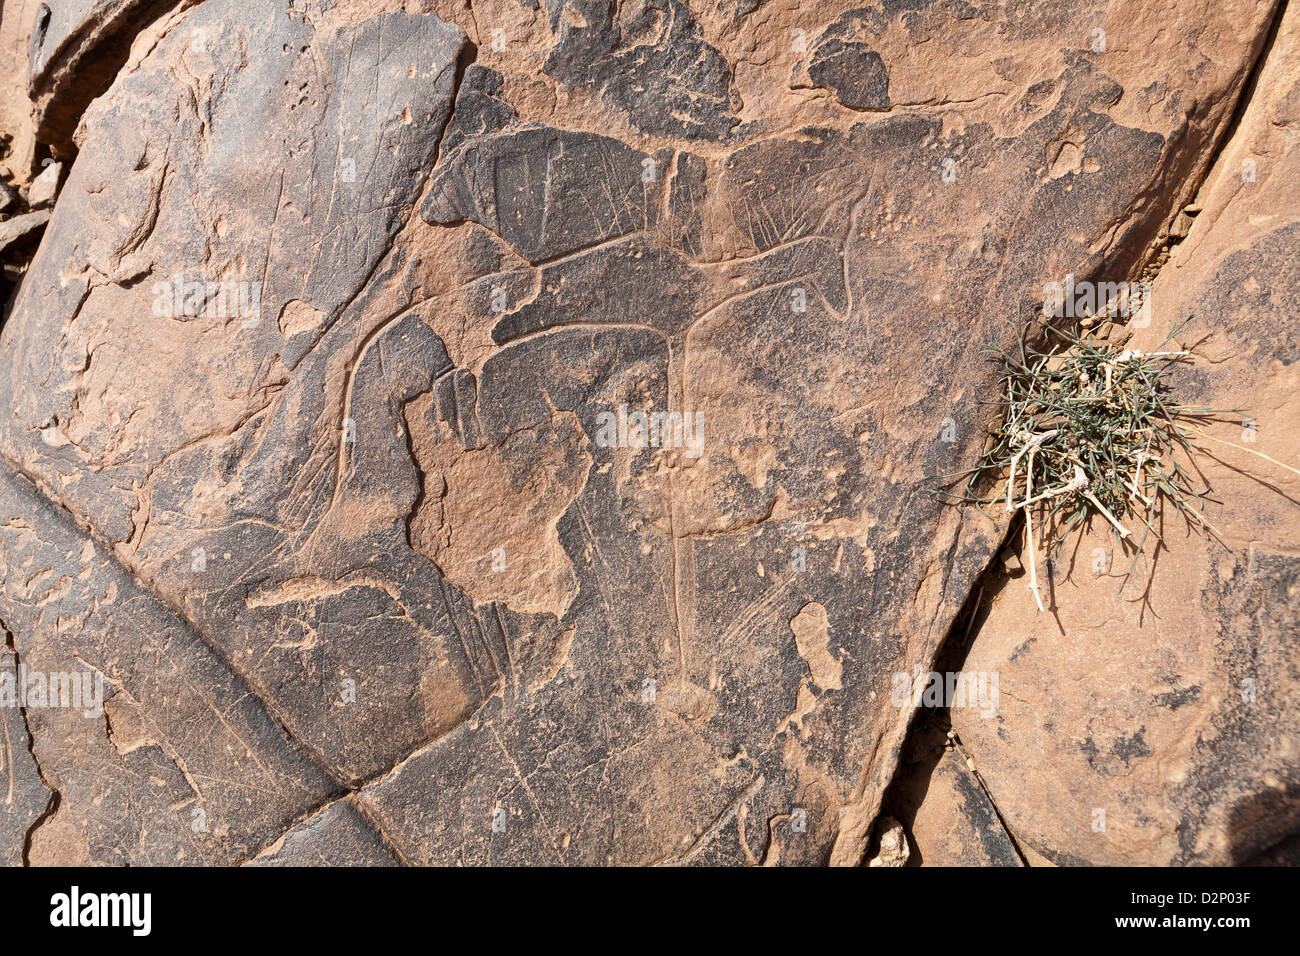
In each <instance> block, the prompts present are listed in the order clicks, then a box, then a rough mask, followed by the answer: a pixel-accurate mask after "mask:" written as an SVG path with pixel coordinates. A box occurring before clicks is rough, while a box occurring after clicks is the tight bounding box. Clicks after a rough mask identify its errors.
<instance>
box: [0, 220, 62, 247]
mask: <svg viewBox="0 0 1300 956" xmlns="http://www.w3.org/2000/svg"><path fill="white" fill-rule="evenodd" d="M49 221H50V213H49V211H48V210H38V211H37V212H27V213H23V214H22V215H21V216H14V217H13V218H12V219H6V220H4V222H0V252H3V251H5V250H6V249H7V248H9V247H10V246H12V245H15V244H16V243H20V242H23V241H25V240H27V239H29V238H31V237H33V236H34V235H35V234H36V233H37V232H38V231H39V230H41V229H44V228H45V224H46V223H47V222H49Z"/></svg>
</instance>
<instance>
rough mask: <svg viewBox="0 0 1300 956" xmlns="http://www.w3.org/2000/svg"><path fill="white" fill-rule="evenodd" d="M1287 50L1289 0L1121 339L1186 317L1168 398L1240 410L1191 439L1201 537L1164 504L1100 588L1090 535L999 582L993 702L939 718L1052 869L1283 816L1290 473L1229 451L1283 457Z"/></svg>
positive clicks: (1290, 742)
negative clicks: (1154, 537) (1167, 514)
mask: <svg viewBox="0 0 1300 956" xmlns="http://www.w3.org/2000/svg"><path fill="white" fill-rule="evenodd" d="M1298 44H1300V9H1296V8H1295V7H1294V5H1292V7H1291V8H1290V9H1289V10H1288V11H1287V14H1286V16H1285V18H1284V19H1283V20H1282V22H1281V25H1280V27H1279V29H1278V31H1277V33H1276V36H1275V37H1274V39H1273V40H1272V43H1271V47H1270V50H1269V52H1268V55H1267V58H1266V60H1265V62H1264V65H1263V67H1262V69H1261V71H1260V74H1259V77H1258V81H1257V84H1256V88H1255V89H1254V91H1253V95H1252V96H1251V98H1250V100H1249V104H1248V106H1247V108H1246V109H1245V111H1244V112H1243V114H1242V117H1241V120H1240V123H1239V125H1238V127H1237V128H1236V130H1235V132H1234V134H1233V136H1232V139H1231V141H1230V142H1229V143H1228V144H1227V145H1226V147H1225V148H1224V150H1223V151H1222V153H1221V154H1220V156H1219V158H1218V162H1217V164H1216V166H1215V169H1214V171H1213V173H1212V175H1211V176H1210V178H1209V180H1208V181H1207V183H1206V186H1205V188H1204V189H1203V190H1202V194H1201V196H1200V197H1199V198H1198V200H1197V203H1196V204H1195V206H1193V207H1192V208H1193V209H1195V208H1196V206H1199V207H1201V208H1200V210H1199V211H1198V212H1197V213H1196V215H1195V217H1194V221H1193V222H1192V224H1191V225H1190V229H1189V231H1188V233H1187V236H1186V239H1185V240H1184V241H1183V242H1182V243H1181V244H1179V245H1177V246H1175V247H1174V250H1173V252H1172V255H1171V257H1170V259H1169V261H1168V263H1167V265H1166V266H1165V267H1164V269H1163V270H1162V271H1161V273H1160V275H1159V277H1158V279H1157V280H1156V282H1155V285H1154V296H1155V298H1154V308H1153V313H1152V320H1151V322H1150V325H1149V326H1148V327H1145V328H1137V329H1134V330H1133V337H1132V339H1131V340H1130V342H1129V346H1130V347H1134V348H1141V349H1145V350H1148V351H1149V350H1154V349H1155V348H1157V347H1158V345H1159V343H1160V341H1161V339H1162V338H1163V337H1164V336H1165V334H1166V333H1167V332H1168V331H1169V328H1170V324H1171V323H1172V322H1176V321H1183V320H1185V319H1187V318H1188V317H1189V316H1190V317H1191V318H1190V321H1189V323H1188V324H1187V326H1186V331H1185V333H1183V334H1182V336H1181V338H1183V339H1184V340H1185V341H1186V342H1189V343H1200V344H1198V345H1197V346H1196V349H1195V351H1196V355H1195V357H1194V358H1193V359H1192V361H1190V362H1189V363H1187V364H1186V365H1185V366H1184V367H1183V368H1182V369H1180V371H1179V373H1178V375H1177V377H1176V384H1175V388H1176V391H1177V394H1178V398H1179V399H1180V400H1181V401H1183V402H1186V403H1188V404H1193V405H1203V406H1208V407H1214V408H1243V409H1247V410H1248V412H1247V413H1246V415H1247V416H1248V417H1243V416H1242V415H1240V414H1238V415H1235V416H1225V420H1224V421H1222V422H1220V423H1219V424H1216V425H1214V426H1213V427H1210V428H1208V429H1207V433H1208V434H1209V435H1211V436H1213V437H1214V438H1215V439H1218V441H1215V440H1204V441H1201V442H1198V443H1197V444H1198V445H1200V446H1201V447H1202V448H1203V449H1204V452H1203V454H1202V455H1201V456H1200V458H1199V459H1198V460H1199V461H1200V464H1201V466H1202V469H1203V471H1204V474H1205V477H1206V480H1207V481H1208V483H1209V485H1210V486H1211V487H1212V489H1213V492H1214V496H1215V497H1216V498H1218V499H1220V500H1221V501H1222V502H1223V504H1221V505H1210V506H1209V507H1208V510H1207V518H1208V520H1209V521H1210V522H1211V523H1212V524H1213V526H1214V527H1215V528H1216V529H1217V530H1218V532H1219V533H1218V537H1217V540H1216V538H1215V536H1213V535H1204V534H1199V533H1195V532H1194V531H1193V530H1192V529H1190V528H1188V527H1187V525H1186V524H1185V523H1184V522H1183V521H1181V520H1180V521H1175V520H1172V519H1167V520H1166V521H1165V522H1164V523H1163V525H1162V526H1161V527H1160V528H1159V531H1160V533H1161V535H1162V536H1163V540H1164V545H1165V547H1164V548H1163V549H1162V550H1161V552H1160V553H1159V555H1158V556H1156V558H1155V560H1154V562H1152V561H1151V560H1149V558H1150V556H1151V549H1150V548H1148V560H1144V561H1141V562H1139V564H1138V565H1137V567H1136V569H1135V584H1133V585H1130V586H1129V588H1128V589H1127V591H1126V593H1125V594H1124V595H1122V596H1117V594H1116V589H1117V587H1118V583H1119V581H1118V578H1117V577H1114V576H1112V575H1117V574H1120V573H1122V572H1123V571H1124V569H1125V567H1124V566H1125V565H1126V564H1127V560H1126V559H1123V558H1121V556H1120V554H1119V553H1118V552H1117V551H1116V550H1115V548H1114V546H1113V545H1112V543H1111V540H1110V538H1109V536H1108V535H1107V534H1106V533H1105V532H1104V530H1103V529H1100V528H1098V529H1094V533H1093V534H1090V535H1087V536H1085V537H1083V538H1082V539H1081V540H1080V541H1079V542H1078V545H1077V547H1075V546H1074V545H1073V544H1072V545H1071V546H1070V548H1069V549H1068V551H1067V554H1066V561H1065V562H1063V564H1064V566H1063V567H1059V568H1057V569H1056V573H1055V574H1054V575H1053V588H1052V596H1053V601H1052V612H1053V613H1052V614H1051V615H1038V614H1036V613H1035V612H1034V610H1033V602H1032V600H1027V595H1026V594H1025V592H1024V590H1023V582H1017V581H1012V582H1010V583H1008V585H1007V587H1006V589H1005V590H1004V591H1003V592H1002V593H1001V594H999V595H998V596H997V598H996V600H995V601H994V602H993V603H992V607H991V610H990V611H989V612H988V618H987V620H986V622H985V623H984V625H983V627H982V629H981V631H980V634H979V637H978V638H977V639H976V641H975V644H974V648H973V650H972V651H971V653H970V656H969V657H968V658H967V660H966V664H965V667H966V669H968V670H974V671H998V672H1000V674H1001V681H1002V689H1003V691H1004V693H1003V694H1002V706H1001V712H1000V714H999V716H998V718H997V719H996V720H995V721H986V720H981V719H979V718H978V716H977V715H976V714H974V713H972V712H969V711H966V712H957V711H954V713H953V725H954V727H956V728H957V730H958V732H959V733H960V735H961V738H962V740H963V741H964V742H965V743H966V744H967V745H968V746H969V747H970V749H971V752H972V754H973V755H974V759H975V762H976V765H977V766H978V768H979V770H980V772H981V774H982V775H983V776H984V778H985V780H986V781H987V782H988V785H989V787H990V790H991V791H992V794H993V797H994V800H995V802H996V803H997V806H998V807H999V809H1000V810H1001V811H1002V813H1003V815H1004V816H1005V818H1006V820H1007V822H1008V824H1009V825H1010V826H1011V828H1012V830H1013V831H1014V832H1015V833H1016V835H1017V836H1018V837H1019V838H1020V839H1021V840H1023V841H1024V842H1026V843H1028V844H1029V845H1031V846H1033V847H1034V848H1036V849H1037V850H1038V851H1040V852H1041V853H1043V854H1044V855H1046V856H1047V857H1049V858H1050V859H1052V860H1054V861H1056V862H1058V863H1062V864H1075V863H1084V862H1086V863H1092V864H1158V865H1167V864H1175V865H1186V864H1208V865H1224V864H1233V863H1242V862H1245V861H1246V860H1247V859H1249V858H1250V857H1252V856H1253V855H1254V854H1256V853H1258V852H1260V851H1263V850H1266V849H1267V848H1268V847H1270V846H1272V845H1273V844H1274V843H1276V842H1278V841H1279V840H1281V839H1283V838H1284V837H1287V836H1288V835H1290V834H1292V833H1294V832H1296V830H1297V829H1300V751H1298V750H1297V748H1298V747H1300V644H1298V643H1297V642H1298V641H1300V613H1298V612H1297V608H1298V607H1300V605H1298V604H1297V600H1296V596H1297V592H1298V591H1300V562H1298V561H1297V557H1296V555H1297V553H1300V523H1298V522H1297V520H1296V517H1297V510H1296V509H1297V507H1300V478H1298V477H1297V476H1296V474H1294V473H1292V472H1290V471H1288V470H1286V469H1284V468H1280V467H1278V466H1277V465H1275V464H1273V463H1272V462H1270V461H1267V460H1263V459H1260V458H1259V457H1257V456H1256V455H1253V454H1250V453H1248V452H1246V451H1243V450H1241V449H1249V450H1251V451H1254V452H1258V453H1261V454H1264V455H1268V456H1270V457H1271V458H1272V459H1274V460H1277V461H1282V462H1287V463H1290V464H1292V465H1294V464H1295V463H1296V450H1297V449H1296V430H1295V422H1296V420H1297V415H1300V398H1298V397H1297V396H1298V395H1300V372H1298V370H1300V363H1298V362H1297V359H1300V351H1297V343H1296V333H1297V329H1298V328H1300V323H1298V322H1297V318H1296V317H1297V315H1300V294H1297V289H1298V288H1300V260H1297V256H1296V249H1297V245H1298V244H1300V193H1297V191H1296V189H1295V183H1296V182H1297V180H1298V179H1300V55H1298V54H1300V46H1298ZM1225 441H1226V442H1233V443H1235V444H1237V445H1238V446H1240V448H1234V447H1231V446H1229V445H1225V444H1222V442H1225ZM1039 561H1040V567H1042V566H1043V565H1042V562H1044V561H1045V556H1042V555H1040V557H1039Z"/></svg>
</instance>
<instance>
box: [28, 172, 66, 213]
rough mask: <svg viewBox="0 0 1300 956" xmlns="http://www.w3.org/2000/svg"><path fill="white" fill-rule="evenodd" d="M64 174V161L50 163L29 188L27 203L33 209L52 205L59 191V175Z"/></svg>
mask: <svg viewBox="0 0 1300 956" xmlns="http://www.w3.org/2000/svg"><path fill="white" fill-rule="evenodd" d="M62 174H63V164H62V163H50V164H49V165H48V166H46V167H45V169H43V170H42V171H41V173H40V175H38V176H37V177H36V178H35V179H33V180H32V184H31V186H29V187H28V189H27V205H29V206H31V207H32V208H33V209H40V208H41V207H42V206H48V205H52V204H53V203H54V197H55V196H56V195H58V192H59V177H60V176H61V175H62Z"/></svg>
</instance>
